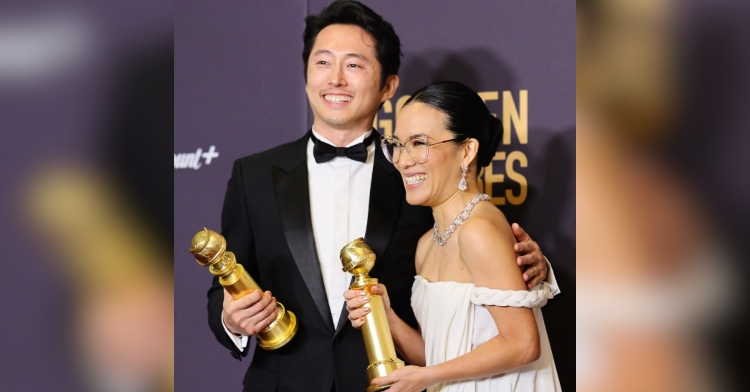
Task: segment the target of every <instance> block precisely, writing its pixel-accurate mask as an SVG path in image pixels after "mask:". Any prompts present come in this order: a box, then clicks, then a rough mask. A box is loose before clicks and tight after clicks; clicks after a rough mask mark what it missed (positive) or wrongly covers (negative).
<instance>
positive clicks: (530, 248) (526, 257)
mask: <svg viewBox="0 0 750 392" xmlns="http://www.w3.org/2000/svg"><path fill="white" fill-rule="evenodd" d="M511 228H512V229H513V235H514V236H516V241H518V243H517V244H515V245H513V249H514V250H515V251H516V253H517V254H518V258H516V262H517V263H518V265H519V266H521V267H522V268H523V280H524V281H526V287H527V288H528V289H529V290H531V289H532V288H534V286H536V285H537V284H539V283H540V282H542V281H543V280H544V279H545V278H546V277H547V262H546V260H545V259H544V256H542V249H541V248H539V244H537V243H536V241H534V240H532V239H531V237H529V235H528V234H527V233H526V232H525V231H524V230H523V229H522V228H521V226H519V225H518V223H514V224H512V225H511Z"/></svg>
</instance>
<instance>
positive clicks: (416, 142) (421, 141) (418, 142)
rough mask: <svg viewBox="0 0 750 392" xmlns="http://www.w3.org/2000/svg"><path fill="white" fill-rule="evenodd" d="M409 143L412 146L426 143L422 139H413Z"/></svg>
mask: <svg viewBox="0 0 750 392" xmlns="http://www.w3.org/2000/svg"><path fill="white" fill-rule="evenodd" d="M411 144H412V145H413V146H424V145H425V144H427V142H425V141H424V140H413V141H412V142H411Z"/></svg>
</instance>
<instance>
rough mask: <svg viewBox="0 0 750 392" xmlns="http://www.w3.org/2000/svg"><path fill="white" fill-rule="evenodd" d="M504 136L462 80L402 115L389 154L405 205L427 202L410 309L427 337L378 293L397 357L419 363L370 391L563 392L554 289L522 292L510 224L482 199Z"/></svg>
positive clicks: (422, 96) (354, 307) (355, 299)
mask: <svg viewBox="0 0 750 392" xmlns="http://www.w3.org/2000/svg"><path fill="white" fill-rule="evenodd" d="M501 136H502V124H501V123H500V120H498V119H497V118H495V117H494V116H492V115H491V114H490V113H489V111H488V110H487V107H486V106H485V104H484V102H483V101H482V99H481V98H480V97H479V95H477V94H476V93H475V92H474V91H472V90H471V89H470V88H468V87H466V86H464V85H463V84H461V83H457V82H441V83H435V84H431V85H429V86H426V87H424V88H422V89H420V90H419V91H417V92H416V93H415V94H414V95H413V96H412V97H411V98H410V99H409V100H408V101H407V102H406V104H405V105H404V107H403V109H402V110H401V112H400V115H399V118H398V123H397V125H396V130H395V132H394V135H393V137H392V138H383V141H382V146H383V150H384V152H385V155H386V156H387V157H388V159H389V160H390V161H391V162H393V164H394V165H395V166H396V167H397V168H398V170H399V171H400V172H401V175H402V176H403V179H404V186H405V187H406V200H407V201H408V202H409V204H413V205H425V206H430V207H432V212H433V215H434V217H435V226H434V230H433V231H430V232H427V233H425V235H424V236H422V238H421V239H420V240H419V243H418V245H417V252H416V260H415V263H416V270H417V274H418V275H417V276H416V278H415V281H414V285H413V287H412V299H411V302H412V308H413V309H414V313H415V315H416V316H417V320H418V321H419V324H420V329H421V331H417V330H414V329H412V328H411V327H410V326H408V325H407V324H406V323H405V322H404V321H402V320H401V319H400V318H399V317H398V316H397V315H396V314H395V312H394V311H393V310H392V309H391V308H390V303H389V299H388V294H387V291H386V288H385V286H384V285H382V284H381V285H379V286H378V287H375V288H374V289H373V292H375V293H376V294H381V295H382V296H383V299H384V302H385V307H386V314H387V317H388V323H389V325H390V328H391V334H392V335H393V340H394V343H395V345H396V348H397V350H398V351H399V353H400V354H401V355H402V356H403V358H404V359H406V361H407V362H409V363H410V364H413V365H419V366H407V367H405V368H402V369H398V370H396V371H394V372H392V373H391V374H389V375H388V376H386V377H380V378H376V379H374V380H373V381H372V384H373V385H387V384H392V387H391V389H390V391H392V392H405V391H421V390H423V389H425V388H427V390H428V391H430V392H432V391H441V392H445V391H469V390H470V391H493V392H494V391H516V390H520V391H532V390H540V391H541V390H543V391H556V390H559V389H560V385H559V381H558V379H557V373H556V371H555V366H554V362H553V360H552V353H551V351H550V347H549V341H548V339H547V333H546V330H545V328H544V321H543V319H542V314H541V312H540V310H539V307H540V306H542V305H544V304H545V303H546V301H547V298H551V297H552V295H551V294H550V287H549V285H548V284H547V283H542V284H540V285H538V286H536V287H535V288H534V289H533V290H530V291H526V286H525V284H524V280H523V278H522V275H521V274H522V272H521V269H520V268H519V267H518V265H517V264H516V262H515V258H516V253H515V252H514V250H513V244H514V243H515V242H516V241H515V239H514V237H513V234H512V232H511V228H510V226H509V224H508V221H507V220H506V219H505V216H504V215H503V213H502V212H500V210H499V209H498V208H496V207H495V206H494V205H493V204H492V203H490V202H488V200H489V196H487V195H485V194H482V193H480V192H479V188H478V185H477V174H478V172H479V170H480V169H481V168H482V167H485V166H487V165H489V164H490V163H491V162H492V158H493V156H494V155H495V151H496V150H497V146H498V142H499V140H500V138H501ZM344 296H345V298H346V299H347V310H348V311H349V319H350V320H351V323H352V325H353V326H354V327H355V328H360V327H361V326H362V324H363V323H364V316H365V315H366V314H367V313H368V312H369V308H367V307H364V306H363V305H365V304H366V303H367V300H368V297H367V296H365V295H364V292H362V291H360V290H349V291H347V292H346V293H345V294H344Z"/></svg>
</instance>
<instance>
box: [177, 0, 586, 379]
mask: <svg viewBox="0 0 750 392" xmlns="http://www.w3.org/2000/svg"><path fill="white" fill-rule="evenodd" d="M329 3H330V1H327V0H325V1H319V0H310V1H301V0H285V1H265V2H246V1H228V2H215V1H209V0H191V1H182V2H178V3H177V4H176V6H175V19H174V33H175V40H174V42H175V59H174V64H175V65H174V67H175V77H174V82H175V83H174V92H175V96H174V98H175V104H174V124H175V125H174V223H175V225H174V227H175V229H174V230H175V232H174V241H175V242H174V249H175V261H174V271H175V388H176V390H180V391H208V390H240V389H241V388H242V379H243V377H244V373H245V371H246V370H247V367H248V365H249V361H248V360H249V359H250V358H249V357H248V358H247V359H243V361H237V360H235V359H234V358H232V357H231V356H230V353H229V352H228V351H227V350H226V349H225V348H224V347H222V346H221V345H220V344H219V343H218V342H216V340H215V338H214V336H213V333H212V332H211V331H210V329H209V327H208V323H207V311H206V305H207V298H206V291H207V290H208V288H209V286H210V283H211V275H210V274H209V272H208V271H207V270H206V268H204V267H200V266H198V265H197V264H196V263H195V261H194V259H193V258H192V256H191V255H190V253H189V252H188V249H189V246H190V240H191V238H192V236H193V235H194V234H195V233H196V232H197V231H199V230H201V229H202V228H203V227H204V226H205V227H208V228H209V229H214V230H217V231H219V230H220V215H221V208H222V203H223V198H224V192H225V191H226V185H227V181H228V180H229V177H230V174H231V167H232V162H233V161H234V160H235V159H237V158H240V157H243V156H246V155H249V154H253V153H257V152H260V151H263V150H266V149H268V148H271V147H274V146H276V145H279V144H282V143H286V142H289V141H292V140H295V139H298V138H299V137H301V136H302V135H303V134H304V133H305V132H306V131H307V130H308V129H309V128H310V125H311V124H312V113H311V112H310V109H309V107H308V103H307V96H306V94H305V81H304V77H303V63H302V55H301V54H302V49H303V42H302V32H303V30H304V18H305V16H306V15H308V14H311V13H318V12H320V11H321V10H322V9H323V8H324V7H325V6H327V5H328V4H329ZM364 3H365V4H366V5H368V6H369V7H370V8H372V9H373V10H374V11H375V12H377V13H379V14H380V15H382V16H383V17H384V18H385V19H386V20H387V21H389V22H391V23H392V24H393V27H394V29H395V30H396V33H397V34H398V35H399V37H400V38H401V43H402V45H403V48H402V51H403V53H404V57H403V58H402V63H401V69H400V72H399V77H400V78H401V84H400V87H399V89H398V90H397V92H396V94H395V95H394V97H393V98H392V99H390V100H388V101H387V102H385V104H384V105H383V107H382V108H381V110H380V112H379V113H378V116H377V118H376V119H375V124H374V125H375V127H377V129H378V130H379V131H380V132H381V133H385V134H389V133H391V132H392V131H393V129H394V127H395V124H396V123H397V122H398V114H399V110H400V108H401V106H402V105H403V103H404V102H405V101H406V99H408V97H409V95H410V94H411V93H413V92H414V91H416V90H417V89H418V88H420V87H422V86H424V85H426V84H429V83H431V82H435V81H440V80H456V81H459V82H462V83H464V84H466V85H468V86H469V87H471V88H473V89H474V90H476V91H478V92H479V94H480V95H481V97H482V98H483V99H484V100H485V102H486V103H487V106H488V107H489V109H490V111H491V112H492V113H494V114H496V115H497V116H498V117H499V118H501V119H502V121H503V125H504V126H505V134H504V137H503V140H502V141H501V143H500V146H499V147H498V151H497V153H496V155H495V158H494V161H493V163H492V165H490V167H488V168H487V169H486V170H485V172H484V173H483V176H482V178H481V180H482V183H483V186H484V190H485V192H486V193H488V194H489V195H490V196H492V202H493V203H494V204H495V205H497V206H498V207H499V208H500V209H501V210H502V211H503V212H504V213H505V215H506V216H507V217H508V220H509V221H510V222H518V223H519V224H520V225H521V226H522V227H524V229H526V231H527V232H529V233H530V235H531V236H532V238H533V239H534V240H536V241H537V242H538V243H539V244H540V245H541V247H542V250H543V251H544V253H545V255H546V256H547V257H548V258H549V259H550V261H551V262H552V265H553V268H554V271H555V275H556V277H557V279H558V282H559V284H560V287H561V289H562V294H561V295H559V296H557V297H556V298H555V299H554V300H552V301H550V302H549V303H548V304H547V306H546V307H544V309H543V313H544V318H545V323H546V326H547V331H548V334H549V337H550V342H551V345H552V351H553V355H554V357H555V362H556V366H557V369H558V372H559V376H560V380H561V383H562V386H563V388H564V389H568V390H570V389H572V388H574V386H575V379H574V377H575V373H574V369H575V345H574V344H575V335H574V327H575V197H574V196H575V174H574V173H575V170H574V169H575V163H574V162H575V49H576V43H575V3H574V2H573V1H563V2H560V1H522V0H512V1H494V0H467V1H446V0H440V1H435V0H414V1H408V2H403V1H364ZM239 261H240V262H242V260H239ZM253 344H254V343H253ZM363 371H364V369H363Z"/></svg>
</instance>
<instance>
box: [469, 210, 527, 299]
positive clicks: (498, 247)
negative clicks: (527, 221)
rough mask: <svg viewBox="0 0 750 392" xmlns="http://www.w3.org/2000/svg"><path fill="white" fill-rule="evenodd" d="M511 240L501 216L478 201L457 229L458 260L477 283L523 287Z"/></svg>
mask: <svg viewBox="0 0 750 392" xmlns="http://www.w3.org/2000/svg"><path fill="white" fill-rule="evenodd" d="M515 243H516V240H515V237H514V236H513V232H512V230H511V228H510V225H509V224H508V221H507V219H505V215H504V214H503V213H502V212H501V211H500V210H498V209H497V207H495V206H494V205H492V204H490V203H481V204H478V205H477V206H476V207H475V208H474V210H473V211H472V214H471V216H470V217H469V219H468V220H467V221H466V222H465V223H464V224H463V226H462V227H461V230H460V231H459V232H458V246H459V252H460V254H461V259H462V260H463V262H464V264H465V265H466V267H467V269H468V270H469V273H470V274H471V276H472V278H473V279H474V283H475V284H476V285H477V286H483V287H492V288H500V289H507V290H523V289H525V284H524V283H523V278H522V275H521V270H520V268H519V267H518V264H517V263H516V252H515V251H514V250H513V245H514V244H515Z"/></svg>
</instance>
